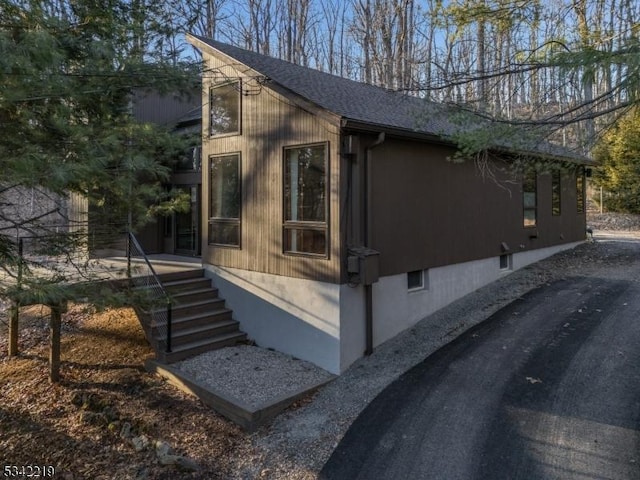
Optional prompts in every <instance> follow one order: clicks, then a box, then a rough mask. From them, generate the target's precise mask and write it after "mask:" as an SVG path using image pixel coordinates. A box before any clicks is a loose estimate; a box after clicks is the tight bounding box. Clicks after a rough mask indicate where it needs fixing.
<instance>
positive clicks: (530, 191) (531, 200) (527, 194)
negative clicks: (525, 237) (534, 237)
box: [522, 171, 538, 227]
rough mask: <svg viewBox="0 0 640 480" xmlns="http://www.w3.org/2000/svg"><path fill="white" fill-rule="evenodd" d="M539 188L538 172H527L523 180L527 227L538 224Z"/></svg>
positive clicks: (523, 202) (525, 222) (524, 214)
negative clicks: (537, 197)
mask: <svg viewBox="0 0 640 480" xmlns="http://www.w3.org/2000/svg"><path fill="white" fill-rule="evenodd" d="M537 190H538V189H537V174H536V172H535V171H532V172H527V173H526V174H525V176H524V179H523V180H522V206H523V218H524V226H525V227H535V226H536V217H537V199H536V196H537Z"/></svg>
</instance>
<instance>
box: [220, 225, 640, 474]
mask: <svg viewBox="0 0 640 480" xmlns="http://www.w3.org/2000/svg"><path fill="white" fill-rule="evenodd" d="M595 239H596V241H595V242H585V243H584V244H581V245H579V246H578V247H576V248H575V249H573V250H569V251H565V252H562V253H560V254H557V255H555V256H553V257H550V258H548V259H546V260H543V261H541V262H538V263H536V264H533V265H530V266H529V267H526V268H524V269H521V270H518V271H516V272H514V273H512V274H510V275H508V276H506V277H504V278H502V279H500V280H498V281H497V282H494V283H492V284H490V285H488V286H486V287H483V288H481V289H479V290H477V291H476V292H474V293H472V294H469V295H467V296H466V297H464V298H462V299H460V300H458V301H456V302H454V303H453V304H451V305H449V306H448V307H445V308H444V309H442V310H440V311H438V312H436V313H434V314H433V315H431V316H429V317H427V318H425V319H424V320H422V321H421V322H419V323H418V324H417V325H416V326H414V327H413V328H411V329H409V330H408V331H406V332H404V333H403V334H401V335H399V336H397V337H395V338H393V339H391V340H390V341H388V342H386V343H385V344H383V345H381V346H380V347H378V348H377V349H376V351H375V352H374V353H373V354H372V355H371V356H370V357H367V358H363V359H361V360H359V361H358V362H356V363H355V364H354V365H353V366H352V367H351V368H350V369H349V370H348V371H347V372H345V373H344V374H343V375H341V376H340V377H339V378H337V379H336V380H334V381H333V382H331V383H330V384H328V385H327V386H326V387H324V388H322V389H321V390H320V391H319V392H318V393H317V394H316V395H315V396H314V397H313V398H312V399H311V400H310V401H309V402H308V403H306V404H305V405H303V406H300V407H298V408H295V409H289V410H288V411H286V412H284V413H283V414H281V415H280V416H279V417H278V418H276V419H275V420H274V422H273V423H272V424H271V425H269V426H266V427H263V428H261V429H260V430H258V431H257V432H255V433H254V434H251V435H248V436H247V440H246V443H245V445H244V446H242V447H241V448H240V449H239V451H238V452H237V455H234V457H233V458H229V459H228V461H229V462H230V465H231V466H232V468H231V470H232V471H234V472H236V473H235V475H234V476H233V477H231V478H237V479H254V478H271V479H287V480H289V479H292V480H296V479H314V478H316V477H317V472H319V471H320V469H321V468H322V466H323V464H324V462H326V460H327V459H328V458H329V456H330V454H331V452H332V451H333V449H334V448H335V447H336V445H337V444H338V442H339V441H340V439H341V438H342V436H343V435H344V433H345V432H346V431H347V429H348V428H349V425H350V424H351V423H352V422H353V421H354V420H355V418H356V417H357V416H358V414H359V413H360V412H361V411H362V409H364V407H366V406H367V404H368V403H369V402H370V401H371V400H372V399H373V398H374V397H375V396H376V395H377V394H378V393H379V392H380V391H382V389H383V388H385V387H386V386H387V385H389V384H390V383H391V382H392V381H393V380H395V379H396V378H397V377H398V376H399V375H401V374H402V373H404V372H405V371H407V370H408V369H410V368H411V367H412V366H414V365H415V364H417V363H418V362H420V361H421V360H423V359H424V358H425V357H427V356H428V355H430V354H431V353H433V352H434V351H436V350H437V349H438V348H440V347H441V346H443V345H445V344H446V343H448V342H450V341H451V340H453V339H454V338H456V337H457V336H459V335H460V334H461V333H462V332H464V331H465V330H467V329H468V328H470V327H472V326H474V325H476V324H477V323H479V322H481V321H483V320H484V319H486V318H487V317H489V316H490V315H491V314H493V313H494V312H496V311H497V310H499V309H500V308H502V307H503V306H505V305H507V304H508V303H510V302H511V301H513V300H515V299H517V298H518V297H520V296H521V295H523V294H524V293H526V292H527V291H529V290H531V289H533V288H535V287H537V286H540V285H543V284H546V283H550V282H553V281H556V280H559V279H562V278H565V277H571V276H584V275H594V276H603V277H607V278H624V279H632V280H634V281H640V232H639V231H631V232H630V231H624V232H622V231H621V232H613V231H608V232H603V233H601V234H599V233H598V232H597V231H596V235H595Z"/></svg>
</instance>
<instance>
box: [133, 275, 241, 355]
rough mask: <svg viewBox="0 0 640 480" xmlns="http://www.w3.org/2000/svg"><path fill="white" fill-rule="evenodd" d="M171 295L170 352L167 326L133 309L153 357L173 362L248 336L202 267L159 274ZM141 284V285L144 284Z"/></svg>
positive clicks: (239, 341)
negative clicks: (150, 346) (155, 322)
mask: <svg viewBox="0 0 640 480" xmlns="http://www.w3.org/2000/svg"><path fill="white" fill-rule="evenodd" d="M158 277H159V278H160V280H161V282H162V286H163V288H164V289H165V291H166V292H167V293H168V294H169V296H170V297H171V299H172V322H171V325H172V327H171V332H172V335H171V352H167V351H166V348H165V341H166V338H165V336H166V330H164V328H162V329H159V328H158V326H156V325H153V324H152V323H153V322H152V319H151V314H150V313H149V312H144V311H141V310H140V309H136V311H137V313H138V318H139V319H140V323H141V324H142V327H143V329H144V331H145V335H146V336H147V340H149V343H151V345H152V346H153V348H154V350H155V351H156V358H157V359H158V360H159V361H161V362H164V363H173V362H177V361H180V360H184V359H185V358H189V357H193V356H195V355H198V354H200V353H204V352H207V351H209V350H215V349H218V348H222V347H227V346H231V345H235V344H237V343H242V342H245V341H246V340H247V335H246V334H245V333H243V332H241V331H240V329H239V324H238V322H237V321H235V320H233V318H232V311H231V310H229V309H228V308H226V306H225V302H224V299H222V298H219V297H218V289H217V288H213V287H212V285H211V280H210V279H208V278H206V277H205V276H204V270H203V269H194V270H187V271H181V272H174V273H165V274H161V275H158ZM143 288H144V287H143Z"/></svg>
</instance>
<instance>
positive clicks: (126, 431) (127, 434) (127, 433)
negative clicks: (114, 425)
mask: <svg viewBox="0 0 640 480" xmlns="http://www.w3.org/2000/svg"><path fill="white" fill-rule="evenodd" d="M120 438H131V424H130V423H129V422H124V423H123V424H122V428H121V429H120Z"/></svg>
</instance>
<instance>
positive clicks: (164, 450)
mask: <svg viewBox="0 0 640 480" xmlns="http://www.w3.org/2000/svg"><path fill="white" fill-rule="evenodd" d="M155 447H156V455H157V456H158V458H160V457H164V456H167V455H169V454H171V445H169V444H168V443H167V442H163V441H162V440H157V441H156V442H155Z"/></svg>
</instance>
